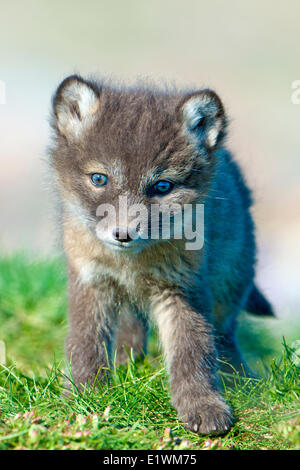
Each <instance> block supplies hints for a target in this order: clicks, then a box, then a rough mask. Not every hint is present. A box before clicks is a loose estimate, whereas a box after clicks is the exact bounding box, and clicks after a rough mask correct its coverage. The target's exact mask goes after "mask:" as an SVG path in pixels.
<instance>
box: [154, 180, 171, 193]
mask: <svg viewBox="0 0 300 470" xmlns="http://www.w3.org/2000/svg"><path fill="white" fill-rule="evenodd" d="M173 186H174V185H173V183H170V181H158V183H156V184H155V185H154V186H153V188H152V190H153V191H154V194H168V193H169V192H170V191H172V189H173Z"/></svg>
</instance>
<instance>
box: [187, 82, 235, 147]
mask: <svg viewBox="0 0 300 470" xmlns="http://www.w3.org/2000/svg"><path fill="white" fill-rule="evenodd" d="M182 113H183V121H184V127H185V131H186V132H187V133H188V135H189V136H191V137H192V138H193V139H196V141H197V142H198V143H200V144H202V145H205V146H206V147H207V148H208V149H214V148H215V147H216V146H217V144H218V143H220V141H221V140H222V138H223V137H224V135H225V130H226V121H227V120H226V116H225V113H224V108H223V105H222V102H221V100H220V98H219V97H218V95H217V94H216V93H215V92H214V91H211V90H201V91H199V92H196V93H193V94H190V95H188V96H187V97H186V98H185V100H184V103H183V104H182Z"/></svg>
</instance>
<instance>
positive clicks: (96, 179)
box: [91, 173, 108, 187]
mask: <svg viewBox="0 0 300 470" xmlns="http://www.w3.org/2000/svg"><path fill="white" fill-rule="evenodd" d="M107 180H108V178H107V176H106V175H102V173H93V174H92V175H91V182H92V183H93V185H94V186H98V187H99V186H105V185H106V183H107Z"/></svg>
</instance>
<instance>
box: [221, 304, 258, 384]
mask: <svg viewBox="0 0 300 470" xmlns="http://www.w3.org/2000/svg"><path fill="white" fill-rule="evenodd" d="M225 310H227V308H224V307H223V312H225ZM239 311H240V308H237V307H236V306H233V305H232V306H231V308H230V309H228V311H227V312H225V315H224V317H225V318H224V320H223V322H216V323H215V338H216V346H217V349H218V358H219V359H220V361H219V368H220V370H221V372H225V373H229V374H236V373H238V374H239V375H240V376H242V377H245V376H248V377H249V376H250V377H251V376H254V375H255V374H254V373H253V372H252V371H251V369H250V368H249V367H248V365H247V363H246V361H245V359H244V357H243V353H242V351H241V349H240V347H239V344H238V341H237V338H236V328H237V322H236V318H237V316H238V314H239ZM229 312H230V313H231V314H230V313H229Z"/></svg>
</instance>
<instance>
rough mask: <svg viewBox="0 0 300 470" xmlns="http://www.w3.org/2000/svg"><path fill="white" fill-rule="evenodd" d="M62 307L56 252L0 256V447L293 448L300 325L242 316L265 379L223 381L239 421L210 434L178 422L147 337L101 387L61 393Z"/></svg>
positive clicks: (243, 331) (242, 331) (299, 439)
mask: <svg viewBox="0 0 300 470" xmlns="http://www.w3.org/2000/svg"><path fill="white" fill-rule="evenodd" d="M66 305H67V302H66V276H65V269H64V265H63V262H62V261H61V260H60V259H53V260H50V261H49V260H48V261H36V262H34V263H30V262H29V261H28V259H27V258H26V257H25V256H23V255H20V254H17V255H14V256H11V257H2V258H1V259H0V340H3V341H4V342H5V345H6V353H7V361H6V365H2V366H1V365H0V449H242V450H243V449H300V431H299V429H300V413H299V395H300V386H299V368H297V358H296V355H295V351H293V349H292V348H291V346H290V345H291V343H292V341H294V340H295V339H297V338H298V339H299V337H300V331H299V324H298V328H297V324H296V323H295V322H294V324H291V322H290V321H289V322H287V324H285V323H284V322H283V321H281V320H280V321H279V320H277V326H276V320H261V319H253V318H251V317H248V316H246V315H244V316H242V320H241V324H240V328H239V336H240V339H241V340H242V341H243V349H244V352H245V354H246V355H247V357H248V359H249V362H251V365H252V366H257V368H258V369H260V370H264V371H265V377H264V378H263V379H255V380H254V379H252V380H250V379H246V378H237V379H236V382H235V383H234V385H233V386H232V387H231V388H229V387H225V392H224V393H225V396H226V399H227V400H228V402H229V403H230V404H231V406H232V408H233V410H234V414H235V417H236V423H235V425H234V426H233V428H232V429H231V430H230V432H229V433H228V434H227V435H226V436H223V437H220V438H213V437H207V436H206V437H205V436H197V435H195V434H192V433H190V432H187V431H186V430H185V429H184V428H183V426H182V425H181V424H180V422H178V420H177V417H176V412H175V410H174V409H173V408H172V406H171V405H170V397H169V390H168V381H167V375H166V371H165V367H164V364H163V361H162V359H161V356H160V354H159V351H158V350H157V347H156V345H155V342H154V339H155V338H154V337H152V339H151V345H150V346H151V347H150V353H149V356H148V357H147V359H146V360H145V361H143V362H142V361H140V360H137V361H133V360H132V359H131V360H130V361H129V362H128V365H127V366H119V367H115V368H114V370H113V371H112V378H111V381H110V383H108V384H106V385H103V386H102V388H101V389H97V390H90V391H89V390H85V392H84V393H78V392H77V391H76V390H74V392H73V395H72V396H71V397H69V398H66V397H65V395H64V394H63V389H64V386H63V384H64V379H65V378H64V374H65V370H66V368H65V363H64V361H63V342H64V337H65V335H66V329H67V328H66ZM278 325H279V326H278ZM283 334H284V336H285V341H284V340H283V338H282V336H283ZM253 344H254V345H255V349H256V350H257V353H256V354H253V351H252V349H253ZM298 364H299V363H298Z"/></svg>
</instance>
